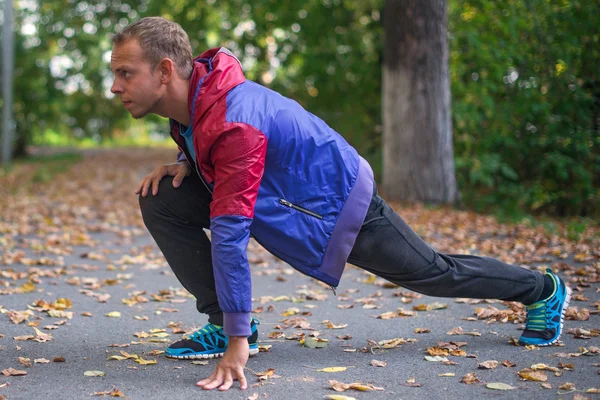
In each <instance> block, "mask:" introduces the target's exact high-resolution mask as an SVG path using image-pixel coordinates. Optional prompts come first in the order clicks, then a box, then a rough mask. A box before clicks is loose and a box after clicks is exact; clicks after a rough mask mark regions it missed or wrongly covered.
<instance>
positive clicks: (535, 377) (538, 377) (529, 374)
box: [518, 368, 548, 382]
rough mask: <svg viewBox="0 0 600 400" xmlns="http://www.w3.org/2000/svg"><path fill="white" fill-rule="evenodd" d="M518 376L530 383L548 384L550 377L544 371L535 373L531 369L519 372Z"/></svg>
mask: <svg viewBox="0 0 600 400" xmlns="http://www.w3.org/2000/svg"><path fill="white" fill-rule="evenodd" d="M518 375H519V376H520V377H521V378H523V379H526V380H528V381H536V382H546V381H547V380H548V376H547V375H546V374H545V373H544V372H542V371H533V370H531V369H529V368H525V369H522V370H521V371H519V372H518Z"/></svg>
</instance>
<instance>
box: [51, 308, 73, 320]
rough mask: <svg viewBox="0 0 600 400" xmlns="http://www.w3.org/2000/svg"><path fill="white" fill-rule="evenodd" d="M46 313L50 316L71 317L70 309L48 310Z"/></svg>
mask: <svg viewBox="0 0 600 400" xmlns="http://www.w3.org/2000/svg"><path fill="white" fill-rule="evenodd" d="M48 315H49V316H50V317H52V318H68V319H72V318H73V312H72V311H63V310H48Z"/></svg>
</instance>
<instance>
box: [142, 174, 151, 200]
mask: <svg viewBox="0 0 600 400" xmlns="http://www.w3.org/2000/svg"><path fill="white" fill-rule="evenodd" d="M149 184H150V180H149V179H148V178H145V179H144V182H143V183H142V197H146V196H147V195H148V185H149Z"/></svg>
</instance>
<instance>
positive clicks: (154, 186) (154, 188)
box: [152, 177, 161, 196]
mask: <svg viewBox="0 0 600 400" xmlns="http://www.w3.org/2000/svg"><path fill="white" fill-rule="evenodd" d="M160 179H161V177H158V178H154V179H152V195H154V196H156V195H157V194H158V185H159V183H160Z"/></svg>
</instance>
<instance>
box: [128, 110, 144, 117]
mask: <svg viewBox="0 0 600 400" xmlns="http://www.w3.org/2000/svg"><path fill="white" fill-rule="evenodd" d="M129 113H130V114H131V116H132V117H133V118H134V119H140V118H144V117H145V116H146V115H148V112H147V111H144V112H132V111H129Z"/></svg>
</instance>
